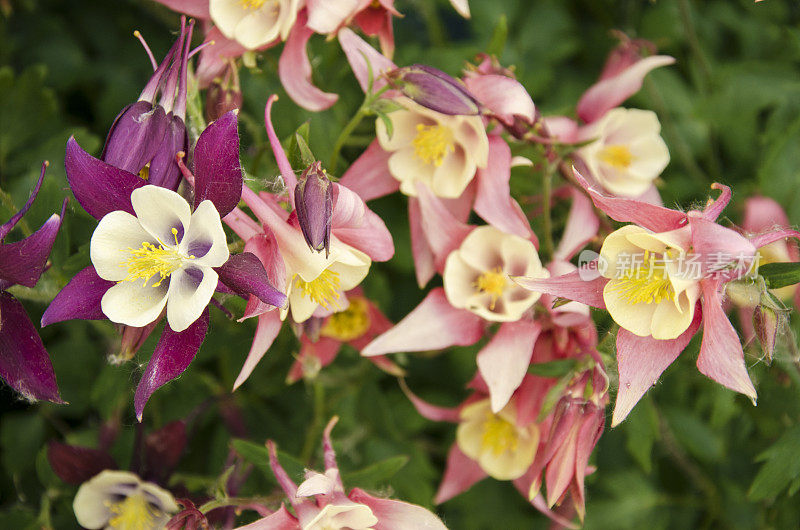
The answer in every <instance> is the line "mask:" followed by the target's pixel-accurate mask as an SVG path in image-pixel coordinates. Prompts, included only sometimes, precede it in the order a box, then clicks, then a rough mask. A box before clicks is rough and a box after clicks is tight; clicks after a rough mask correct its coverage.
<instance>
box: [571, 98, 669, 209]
mask: <svg viewBox="0 0 800 530" xmlns="http://www.w3.org/2000/svg"><path fill="white" fill-rule="evenodd" d="M660 132H661V124H660V123H659V122H658V117H657V116H656V114H655V112H653V111H650V110H639V109H624V108H621V107H620V108H616V109H612V110H610V111H608V113H606V114H605V115H604V116H603V117H602V118H601V119H600V120H599V121H597V122H596V123H593V124H592V125H590V126H589V127H588V128H587V132H586V137H587V138H597V140H596V141H594V142H592V143H591V144H589V145H587V146H585V147H582V148H581V149H579V150H578V151H577V153H578V155H580V157H581V158H582V159H583V160H584V162H586V165H587V166H588V167H589V170H590V171H591V173H592V175H593V176H594V177H595V178H596V179H597V181H598V182H599V183H600V184H601V185H602V186H603V187H604V188H605V189H607V190H608V191H610V192H611V193H613V194H615V195H622V196H625V197H638V196H640V195H642V194H643V193H645V192H646V191H647V190H648V189H650V187H651V186H652V185H653V181H654V180H655V179H656V178H657V177H658V176H659V175H660V174H661V172H662V171H664V168H665V167H667V164H668V163H669V150H668V149H667V145H666V144H665V143H664V140H663V139H662V138H661V136H660Z"/></svg>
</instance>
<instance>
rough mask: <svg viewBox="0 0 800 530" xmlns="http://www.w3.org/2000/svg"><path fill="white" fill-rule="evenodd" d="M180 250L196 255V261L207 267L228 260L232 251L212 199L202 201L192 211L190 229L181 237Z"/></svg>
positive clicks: (183, 252)
mask: <svg viewBox="0 0 800 530" xmlns="http://www.w3.org/2000/svg"><path fill="white" fill-rule="evenodd" d="M180 252H181V254H183V255H185V256H194V257H195V258H194V260H193V262H194V263H196V264H197V265H203V266H207V267H219V266H221V265H222V264H224V263H225V262H226V261H228V258H229V257H230V252H229V251H228V241H227V238H226V236H225V230H224V229H223V228H222V221H220V218H219V212H218V211H217V209H216V208H215V207H214V205H213V204H212V203H211V201H209V200H205V201H203V202H201V203H200V206H198V207H197V209H196V210H195V211H194V212H193V213H192V217H191V220H190V222H189V229H188V230H187V231H186V234H185V235H184V236H183V239H181V244H180Z"/></svg>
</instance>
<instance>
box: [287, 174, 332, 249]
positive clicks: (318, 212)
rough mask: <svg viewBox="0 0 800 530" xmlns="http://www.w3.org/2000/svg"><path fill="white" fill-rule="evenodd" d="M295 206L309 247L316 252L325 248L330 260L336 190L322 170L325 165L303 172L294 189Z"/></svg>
mask: <svg viewBox="0 0 800 530" xmlns="http://www.w3.org/2000/svg"><path fill="white" fill-rule="evenodd" d="M294 202H295V209H296V210H297V220H298V222H299V223H300V229H301V230H302V231H303V237H304V238H305V240H306V243H308V246H309V247H310V248H311V250H315V251H317V252H320V251H322V249H323V248H324V249H325V256H326V257H327V255H328V252H329V249H330V240H331V217H332V216H333V189H332V188H331V182H330V181H329V180H328V176H327V175H326V174H325V171H324V170H323V169H322V162H314V163H313V164H311V166H309V168H308V169H306V170H305V171H304V172H303V175H302V176H301V180H300V182H298V183H297V187H296V188H295V189H294Z"/></svg>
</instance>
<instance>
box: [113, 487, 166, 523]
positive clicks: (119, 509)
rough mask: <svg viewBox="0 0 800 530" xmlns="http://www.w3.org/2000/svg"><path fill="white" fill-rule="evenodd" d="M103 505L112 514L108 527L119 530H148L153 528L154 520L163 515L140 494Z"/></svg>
mask: <svg viewBox="0 0 800 530" xmlns="http://www.w3.org/2000/svg"><path fill="white" fill-rule="evenodd" d="M105 504H106V506H107V507H108V509H109V511H110V512H111V513H112V514H114V516H113V517H112V518H111V519H110V520H109V521H108V525H109V526H110V527H111V528H119V529H120V530H150V529H151V528H155V521H156V519H158V518H160V517H161V516H162V515H163V513H162V512H161V510H159V509H158V508H157V507H156V506H154V505H153V504H152V503H150V502H148V501H147V499H145V498H144V495H140V494H134V495H129V496H128V497H125V500H123V501H121V502H114V503H112V502H110V501H106V503H105Z"/></svg>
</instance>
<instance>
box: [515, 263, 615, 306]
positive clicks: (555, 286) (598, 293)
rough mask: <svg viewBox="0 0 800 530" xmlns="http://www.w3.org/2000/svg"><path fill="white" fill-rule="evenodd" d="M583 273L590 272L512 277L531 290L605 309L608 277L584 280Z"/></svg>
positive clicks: (578, 271) (580, 271)
mask: <svg viewBox="0 0 800 530" xmlns="http://www.w3.org/2000/svg"><path fill="white" fill-rule="evenodd" d="M583 274H588V272H586V271H584V270H583V269H581V270H576V271H573V272H570V273H568V274H563V275H561V276H554V277H550V278H527V277H524V276H517V277H513V278H511V279H512V280H514V281H515V282H517V283H518V284H520V285H521V286H522V287H524V288H525V289H528V290H529V291H534V292H537V293H543V294H549V295H552V296H558V297H560V298H565V299H567V300H574V301H576V302H580V303H582V304H586V305H589V306H592V307H598V308H600V309H605V307H606V303H605V302H604V301H603V287H605V285H606V283H608V279H607V278H603V277H602V276H599V277H597V278H595V279H593V280H583V279H581V275H583Z"/></svg>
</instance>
